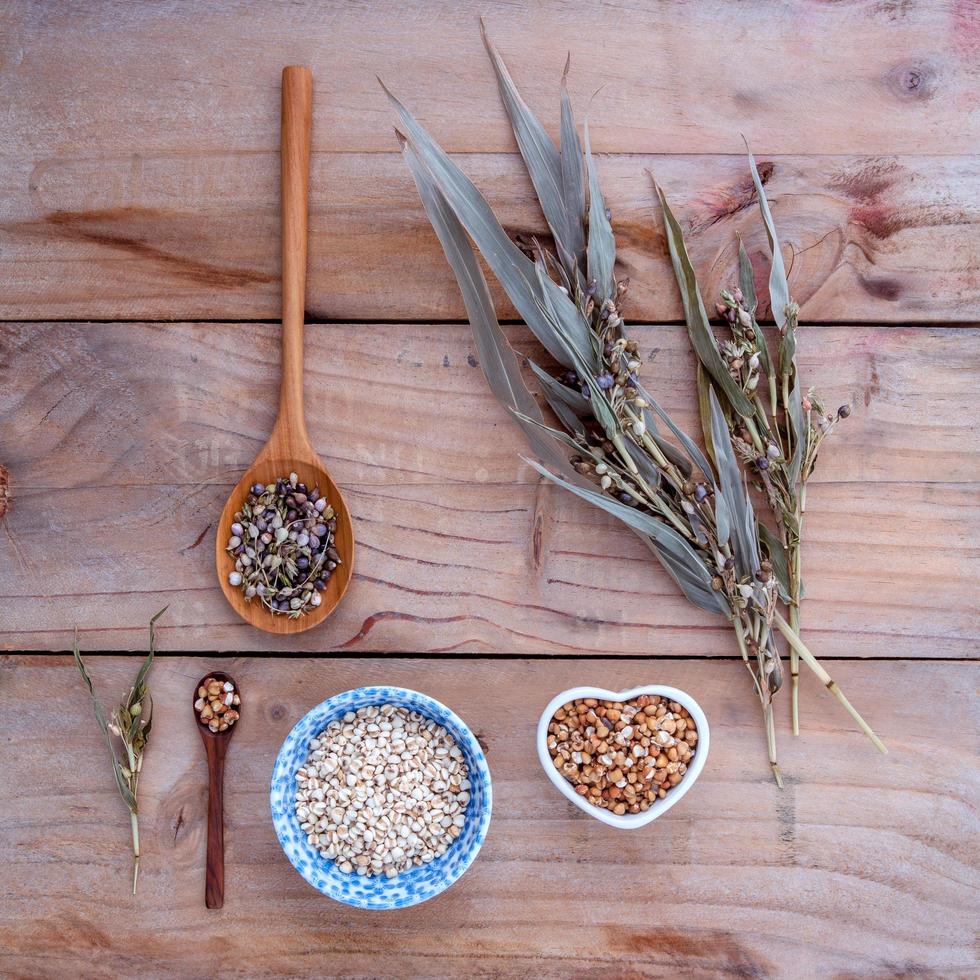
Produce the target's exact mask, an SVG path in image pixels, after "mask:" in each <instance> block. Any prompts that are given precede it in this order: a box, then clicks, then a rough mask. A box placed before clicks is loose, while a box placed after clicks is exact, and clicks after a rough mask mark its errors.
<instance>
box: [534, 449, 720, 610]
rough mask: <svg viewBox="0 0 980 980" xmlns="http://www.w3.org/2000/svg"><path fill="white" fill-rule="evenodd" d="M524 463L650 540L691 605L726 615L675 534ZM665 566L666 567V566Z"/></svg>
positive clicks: (707, 577) (701, 567) (695, 558)
mask: <svg viewBox="0 0 980 980" xmlns="http://www.w3.org/2000/svg"><path fill="white" fill-rule="evenodd" d="M527 462H528V463H529V464H530V465H531V466H533V467H534V468H535V469H536V470H537V471H538V472H539V473H540V474H541V475H542V476H544V477H547V478H548V479H549V480H551V481H552V482H553V483H556V484H557V485H558V486H561V487H564V488H565V489H566V490H570V491H571V492H572V493H574V494H576V495H578V496H579V497H581V498H582V499H583V500H586V501H588V502H589V503H590V504H593V505H594V506H596V507H599V508H601V509H602V510H604V511H606V512H607V513H609V514H611V515H612V516H613V517H616V518H617V519H619V520H620V521H622V522H623V523H624V524H626V525H628V526H629V527H631V528H633V530H635V531H638V532H639V533H640V534H642V535H644V536H646V537H647V538H649V539H650V540H651V542H652V543H653V544H654V545H655V546H656V553H657V555H658V557H661V560H665V559H666V561H665V564H666V567H668V568H669V570H670V572H671V574H672V575H673V576H674V578H675V580H677V581H678V584H679V585H681V588H682V589H683V590H684V593H685V595H687V596H688V598H689V599H691V601H692V602H696V603H697V604H698V605H699V606H701V608H708V609H710V610H711V611H712V612H718V613H721V614H727V610H728V607H727V604H726V603H725V601H724V599H723V598H722V597H721V596H720V595H719V594H718V593H716V592H715V591H714V590H713V589H712V587H711V578H712V576H711V573H710V572H709V571H708V569H707V566H706V565H705V564H704V562H703V561H702V560H701V558H700V557H699V555H698V553H697V552H696V551H695V550H694V549H693V548H692V547H691V546H690V545H689V544H688V543H687V542H686V541H685V540H684V538H682V537H681V536H680V534H678V533H677V532H676V531H675V530H673V529H672V528H671V527H669V526H668V525H667V524H665V523H664V522H663V521H661V520H658V519H657V518H655V517H652V516H650V515H649V514H646V513H645V512H644V511H641V510H637V509H636V508H635V507H627V506H626V505H625V504H621V503H619V502H618V501H616V500H614V499H613V498H612V497H609V496H607V495H606V494H603V493H601V492H600V491H598V490H596V489H594V488H593V487H584V486H575V485H573V484H571V483H569V482H568V481H567V480H563V479H562V478H561V477H560V476H557V475H556V474H554V473H551V472H549V471H548V470H547V469H546V468H545V467H544V466H541V465H539V464H538V463H535V462H534V461H533V460H527ZM668 562H669V564H667V563H668ZM695 595H696V596H697V598H695Z"/></svg>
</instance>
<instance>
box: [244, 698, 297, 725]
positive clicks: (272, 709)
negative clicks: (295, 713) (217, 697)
mask: <svg viewBox="0 0 980 980" xmlns="http://www.w3.org/2000/svg"><path fill="white" fill-rule="evenodd" d="M242 700H244V698H243V699H242ZM285 717H286V706H285V705H284V704H273V705H270V706H269V718H271V719H272V721H282V720H283V718H285Z"/></svg>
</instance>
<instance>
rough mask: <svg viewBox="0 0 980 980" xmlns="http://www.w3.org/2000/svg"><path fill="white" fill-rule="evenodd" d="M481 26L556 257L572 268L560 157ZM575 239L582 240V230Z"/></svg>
mask: <svg viewBox="0 0 980 980" xmlns="http://www.w3.org/2000/svg"><path fill="white" fill-rule="evenodd" d="M480 27H481V29H482V31H483V43H484V44H485V45H486V48H487V53H488V54H489V55H490V61H491V62H492V64H493V68H494V71H495V72H496V75H497V83H498V87H499V89H500V97H501V100H502V101H503V103H504V109H505V110H506V112H507V117H508V119H509V120H510V124H511V129H512V130H513V131H514V137H515V139H516V140H517V146H518V149H519V150H520V152H521V156H522V157H523V158H524V165H525V166H526V168H527V172H528V175H529V176H530V178H531V183H532V184H533V185H534V191H535V193H536V194H537V196H538V201H539V203H540V204H541V210H542V211H543V212H544V216H545V220H546V221H547V222H548V227H549V228H550V229H551V234H552V237H553V238H554V241H555V247H556V248H557V250H558V255H559V258H560V259H561V261H562V264H563V266H564V267H565V268H566V270H571V269H573V268H574V266H575V259H574V256H575V248H576V240H575V235H574V229H573V227H572V226H573V224H574V222H572V221H570V220H569V218H570V213H569V209H568V207H567V205H566V200H565V187H564V180H563V172H562V158H561V154H560V153H559V152H558V150H557V149H556V148H555V145H554V143H552V141H551V137H550V136H549V135H548V133H547V132H546V131H545V128H544V126H542V125H541V123H540V121H539V120H538V118H537V116H535V115H534V113H533V112H532V111H531V109H530V108H529V107H528V105H527V103H526V102H525V101H524V100H523V99H522V98H521V94H520V92H518V90H517V86H516V85H515V84H514V80H513V78H511V75H510V72H509V71H508V70H507V65H506V64H505V63H504V60H503V58H501V57H500V53H499V52H498V51H497V49H496V48H495V47H494V45H493V43H492V42H491V41H490V38H489V37H488V36H487V32H486V28H485V27H484V25H483V23H482V21H481V24H480ZM578 237H579V239H581V228H580V229H579V236H578Z"/></svg>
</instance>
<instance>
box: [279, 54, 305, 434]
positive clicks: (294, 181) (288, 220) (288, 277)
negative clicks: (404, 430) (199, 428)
mask: <svg viewBox="0 0 980 980" xmlns="http://www.w3.org/2000/svg"><path fill="white" fill-rule="evenodd" d="M312 114H313V75H312V73H311V72H310V69H309V68H304V67H302V66H300V65H290V66H288V67H286V68H283V70H282V136H281V154H282V381H281V386H280V389H279V422H278V427H279V428H280V429H282V430H283V431H282V432H281V433H280V435H282V436H287V437H288V436H293V437H296V436H299V437H302V439H303V440H304V441H308V440H307V439H306V423H305V422H304V420H303V317H304V311H305V301H306V240H307V228H306V226H307V215H308V205H309V201H308V198H309V186H310V132H311V129H312Z"/></svg>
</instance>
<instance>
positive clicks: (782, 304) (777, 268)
mask: <svg viewBox="0 0 980 980" xmlns="http://www.w3.org/2000/svg"><path fill="white" fill-rule="evenodd" d="M745 149H746V152H747V153H748V155H749V169H750V170H751V171H752V181H753V183H754V184H755V190H756V193H757V194H758V195H759V210H760V211H761V212H762V223H763V224H764V225H765V228H766V237H767V238H768V239H769V251H770V252H771V253H772V266H771V268H770V271H769V302H770V303H771V304H772V316H773V319H774V320H775V321H776V326H778V327H779V329H780V330H783V329H784V328H785V325H786V307H787V306H789V303H790V299H789V282H788V281H787V279H786V267H785V265H784V264H783V253H782V252H781V251H780V248H779V238H778V237H777V235H776V223H775V222H774V221H773V220H772V211H771V210H770V209H769V199H768V198H767V197H766V189H765V187H764V186H763V183H762V178H761V177H760V176H759V168H758V167H756V165H755V157H754V156H752V153H751V151H749V148H748V144H746V147H745Z"/></svg>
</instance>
